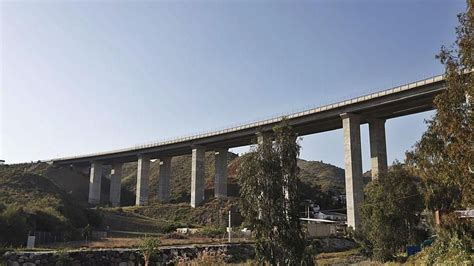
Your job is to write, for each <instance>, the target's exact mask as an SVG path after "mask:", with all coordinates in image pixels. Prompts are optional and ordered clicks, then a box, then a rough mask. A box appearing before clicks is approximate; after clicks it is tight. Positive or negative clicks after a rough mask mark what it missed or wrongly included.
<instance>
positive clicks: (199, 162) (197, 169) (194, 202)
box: [191, 146, 205, 208]
mask: <svg viewBox="0 0 474 266" xmlns="http://www.w3.org/2000/svg"><path fill="white" fill-rule="evenodd" d="M204 157H205V149H204V147H202V146H195V147H194V148H193V153H192V162H191V207H193V208H195V207H196V206H198V205H199V204H201V203H202V202H203V201H204Z"/></svg>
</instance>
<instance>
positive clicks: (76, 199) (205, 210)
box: [0, 152, 344, 243]
mask: <svg viewBox="0 0 474 266" xmlns="http://www.w3.org/2000/svg"><path fill="white" fill-rule="evenodd" d="M241 158H242V157H238V156H237V155H235V154H230V156H229V166H228V169H229V170H228V173H229V186H228V191H229V193H228V194H229V198H228V199H227V200H216V199H214V198H213V176H214V155H213V153H212V152H209V153H206V174H205V184H206V187H205V189H206V193H205V195H206V201H205V202H204V204H203V206H200V207H198V208H196V209H193V208H191V207H190V206H189V200H190V187H191V178H190V175H191V156H190V155H184V156H177V157H174V158H173V160H172V166H171V167H172V176H171V203H169V204H160V203H159V202H158V201H157V188H158V181H159V180H158V171H159V170H158V169H159V165H158V162H157V161H153V162H152V163H151V171H150V198H149V203H150V204H149V206H145V207H134V206H133V205H134V204H135V186H136V163H127V164H125V165H124V168H123V175H124V176H123V180H122V184H123V186H122V206H130V207H124V208H99V209H97V210H91V209H88V208H89V205H88V203H87V197H88V191H89V177H88V176H87V175H85V174H83V173H80V172H77V171H75V170H73V169H72V168H70V167H60V166H55V165H49V164H46V163H30V164H20V165H0V227H2V226H3V228H4V230H7V231H8V230H9V231H10V232H20V233H19V234H18V233H13V234H11V235H10V236H9V234H8V232H3V233H2V232H0V235H2V236H1V237H0V242H4V243H5V242H6V243H22V242H23V241H24V239H23V238H24V237H22V238H21V239H14V240H15V241H19V242H13V241H10V240H11V239H10V240H8V239H7V240H5V238H8V237H14V236H18V235H22V236H24V235H26V233H27V232H28V231H31V230H33V231H34V230H38V231H52V232H54V231H56V232H59V231H71V232H73V234H75V235H71V236H70V238H71V239H74V238H77V237H78V236H79V231H78V228H82V227H84V226H86V225H87V224H92V225H95V226H99V225H100V222H101V220H102V221H103V223H102V227H105V226H108V227H109V228H110V229H111V230H116V231H142V232H166V231H169V230H170V229H172V228H175V227H176V226H179V225H186V226H204V225H215V226H218V225H221V224H223V223H224V222H225V221H224V220H225V217H226V213H227V211H228V210H229V208H232V206H234V207H237V205H238V200H237V199H238V195H239V187H238V184H237V180H236V175H237V169H238V168H239V165H240V162H241ZM298 165H299V167H300V176H301V181H302V182H301V184H300V187H301V196H302V198H303V199H311V200H314V201H315V202H317V203H318V204H320V205H321V206H322V207H323V208H337V207H339V208H340V207H341V206H340V205H337V204H338V203H337V202H334V200H333V199H332V196H333V195H338V194H341V193H343V191H344V170H342V169H340V168H338V167H335V166H333V165H330V164H325V163H322V162H315V161H305V160H299V161H298ZM103 173H104V175H103V177H102V186H101V205H103V206H107V205H108V204H109V203H108V198H109V188H110V181H109V179H108V178H109V175H110V167H104V171H103ZM339 204H340V203H339ZM98 214H100V217H99V216H98ZM14 217H16V218H14ZM18 217H22V218H21V219H19V218H18ZM233 219H234V221H236V222H238V221H239V219H240V218H239V217H234V218H233Z"/></svg>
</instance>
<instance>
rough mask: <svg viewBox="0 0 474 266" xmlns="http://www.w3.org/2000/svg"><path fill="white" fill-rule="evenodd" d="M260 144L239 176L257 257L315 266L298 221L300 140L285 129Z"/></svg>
mask: <svg viewBox="0 0 474 266" xmlns="http://www.w3.org/2000/svg"><path fill="white" fill-rule="evenodd" d="M259 139H260V141H259V144H258V145H256V146H254V147H253V148H252V151H251V152H250V154H248V156H245V159H244V161H243V162H242V164H241V166H240V169H239V170H238V174H237V175H238V180H239V183H240V186H241V197H240V199H241V212H242V215H243V216H244V218H245V223H246V224H247V225H248V226H249V227H250V228H251V229H252V231H253V232H254V234H255V238H256V252H257V256H258V258H259V259H260V260H261V261H266V262H269V263H270V264H272V265H277V264H279V265H301V264H312V259H311V258H310V257H307V256H306V253H305V251H306V241H305V238H304V235H303V232H302V229H301V225H300V220H299V215H298V205H299V199H298V193H297V190H298V188H297V184H298V177H297V174H298V166H297V157H298V155H299V149H300V146H299V145H298V143H297V142H296V135H295V134H294V133H293V132H292V130H291V128H290V127H289V126H288V125H286V124H285V123H284V124H282V125H280V126H277V127H275V128H274V132H273V134H271V135H266V134H260V136H259Z"/></svg>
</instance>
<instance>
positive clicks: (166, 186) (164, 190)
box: [158, 157, 171, 203]
mask: <svg viewBox="0 0 474 266" xmlns="http://www.w3.org/2000/svg"><path fill="white" fill-rule="evenodd" d="M170 177H171V157H162V158H160V172H159V183H158V199H159V200H160V201H161V202H164V203H165V202H169V200H170Z"/></svg>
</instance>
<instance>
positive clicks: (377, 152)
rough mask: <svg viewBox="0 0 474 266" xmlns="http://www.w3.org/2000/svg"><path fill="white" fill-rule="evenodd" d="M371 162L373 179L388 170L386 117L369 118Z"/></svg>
mask: <svg viewBox="0 0 474 266" xmlns="http://www.w3.org/2000/svg"><path fill="white" fill-rule="evenodd" d="M369 135H370V158H371V159H370V162H371V165H372V180H373V179H376V178H377V177H378V176H379V175H380V174H383V173H386V172H387V144H386V140H385V119H371V120H369Z"/></svg>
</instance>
